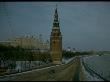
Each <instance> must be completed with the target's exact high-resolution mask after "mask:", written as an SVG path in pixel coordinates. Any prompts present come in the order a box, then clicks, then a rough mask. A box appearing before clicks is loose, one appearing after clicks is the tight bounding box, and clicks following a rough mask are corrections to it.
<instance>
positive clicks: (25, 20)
mask: <svg viewBox="0 0 110 82" xmlns="http://www.w3.org/2000/svg"><path fill="white" fill-rule="evenodd" d="M56 3H57V4H58V14H59V18H60V28H61V32H62V35H63V48H67V47H68V46H70V47H71V48H76V49H78V50H92V49H94V50H95V49H96V50H110V2H6V3H3V2H0V40H7V39H8V38H12V37H16V36H24V35H36V36H38V35H39V34H42V38H43V39H44V40H47V39H48V40H49V38H50V33H51V29H52V23H53V15H54V10H55V4H56ZM4 5H5V6H4ZM10 24H11V26H10Z"/></svg>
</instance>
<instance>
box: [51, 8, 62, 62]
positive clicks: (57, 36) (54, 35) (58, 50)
mask: <svg viewBox="0 0 110 82" xmlns="http://www.w3.org/2000/svg"><path fill="white" fill-rule="evenodd" d="M50 54H51V58H52V62H53V64H61V60H62V35H61V32H60V26H59V20H58V12H57V6H56V9H55V14H54V22H53V27H52V32H51V35H50Z"/></svg>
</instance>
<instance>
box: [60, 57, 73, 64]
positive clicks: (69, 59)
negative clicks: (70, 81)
mask: <svg viewBox="0 0 110 82" xmlns="http://www.w3.org/2000/svg"><path fill="white" fill-rule="evenodd" d="M74 58H75V57H72V58H68V59H66V58H62V63H63V64H67V63H69V62H70V61H72V60H73V59H74Z"/></svg>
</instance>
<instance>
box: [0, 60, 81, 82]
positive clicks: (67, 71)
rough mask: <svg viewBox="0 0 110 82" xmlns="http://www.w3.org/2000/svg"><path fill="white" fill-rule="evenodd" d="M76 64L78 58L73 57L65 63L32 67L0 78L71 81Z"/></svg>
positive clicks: (9, 79) (10, 79)
mask: <svg viewBox="0 0 110 82" xmlns="http://www.w3.org/2000/svg"><path fill="white" fill-rule="evenodd" d="M78 64H79V58H74V59H73V60H71V61H70V62H68V63H67V64H61V65H55V66H50V67H45V68H41V69H34V70H31V71H27V72H22V73H17V74H11V75H6V76H4V77H0V78H1V79H5V80H8V81H49V80H50V81H52V80H53V81H72V80H73V77H74V73H75V70H76V69H77V66H78Z"/></svg>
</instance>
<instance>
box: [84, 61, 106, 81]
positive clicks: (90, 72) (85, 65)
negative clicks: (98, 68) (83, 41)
mask: <svg viewBox="0 0 110 82" xmlns="http://www.w3.org/2000/svg"><path fill="white" fill-rule="evenodd" d="M82 64H83V66H84V68H85V70H86V71H87V72H88V73H89V74H90V75H92V76H94V74H95V75H96V76H97V77H98V78H100V79H102V80H104V81H108V80H107V79H105V78H104V77H102V76H101V75H100V74H98V73H97V72H95V71H94V70H92V69H91V68H90V67H89V66H88V65H87V64H85V63H84V60H83V59H82Z"/></svg>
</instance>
